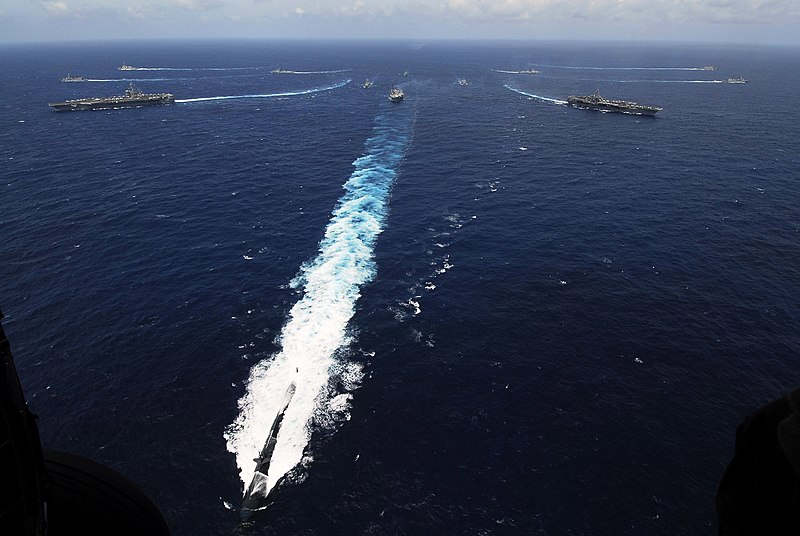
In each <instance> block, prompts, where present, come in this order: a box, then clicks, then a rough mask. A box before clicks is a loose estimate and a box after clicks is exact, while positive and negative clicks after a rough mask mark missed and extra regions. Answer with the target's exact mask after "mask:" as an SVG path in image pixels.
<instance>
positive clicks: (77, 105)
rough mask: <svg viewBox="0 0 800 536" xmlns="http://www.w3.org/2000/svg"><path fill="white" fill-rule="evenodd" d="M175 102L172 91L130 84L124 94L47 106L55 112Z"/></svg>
mask: <svg viewBox="0 0 800 536" xmlns="http://www.w3.org/2000/svg"><path fill="white" fill-rule="evenodd" d="M172 102H175V96H174V95H173V94H172V93H142V91H141V90H140V89H139V88H137V87H136V86H134V85H133V84H131V85H130V86H128V89H126V90H125V94H124V95H117V96H113V97H89V98H87V99H73V100H67V101H64V102H51V103H50V104H49V106H51V107H52V108H54V109H55V110H56V111H57V112H72V111H78V110H109V109H114V108H137V107H139V106H148V105H153V104H170V103H172Z"/></svg>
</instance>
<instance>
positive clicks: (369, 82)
mask: <svg viewBox="0 0 800 536" xmlns="http://www.w3.org/2000/svg"><path fill="white" fill-rule="evenodd" d="M361 87H363V88H364V89H369V88H371V87H372V80H370V79H369V78H367V79H366V80H365V81H364V84H363V85H362V86H361Z"/></svg>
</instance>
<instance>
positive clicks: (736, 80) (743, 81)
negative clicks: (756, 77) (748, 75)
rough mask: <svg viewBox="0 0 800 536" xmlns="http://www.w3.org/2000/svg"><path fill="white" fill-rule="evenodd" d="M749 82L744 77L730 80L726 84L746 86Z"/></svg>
mask: <svg viewBox="0 0 800 536" xmlns="http://www.w3.org/2000/svg"><path fill="white" fill-rule="evenodd" d="M749 81H750V80H747V79H745V78H744V77H742V76H737V77H736V78H728V79H727V80H725V83H726V84H746V83H748V82H749Z"/></svg>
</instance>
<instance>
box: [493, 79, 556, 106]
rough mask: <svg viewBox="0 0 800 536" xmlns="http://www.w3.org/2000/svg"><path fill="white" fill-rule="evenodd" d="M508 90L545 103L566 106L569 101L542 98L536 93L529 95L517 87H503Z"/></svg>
mask: <svg viewBox="0 0 800 536" xmlns="http://www.w3.org/2000/svg"><path fill="white" fill-rule="evenodd" d="M503 87H504V88H506V89H510V90H511V91H513V92H514V93H519V94H520V95H525V96H526V97H531V98H532V99H538V100H540V101H544V102H550V103H552V104H566V103H567V101H565V100H561V99H553V98H551V97H542V96H541V95H536V94H534V93H528V92H527V91H522V90H521V89H517V88H515V87H511V86H509V85H508V84H506V85H504V86H503Z"/></svg>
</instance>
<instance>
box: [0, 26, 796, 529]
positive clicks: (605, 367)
mask: <svg viewBox="0 0 800 536" xmlns="http://www.w3.org/2000/svg"><path fill="white" fill-rule="evenodd" d="M123 64H126V65H130V66H132V67H134V68H135V69H134V70H124V71H123V70H118V67H119V66H121V65H123ZM707 66H714V67H715V70H710V69H704V67H707ZM278 69H280V70H283V71H289V72H273V71H274V70H278ZM528 69H533V70H537V71H540V72H539V73H536V74H530V73H525V72H520V71H525V70H528ZM67 74H72V75H74V76H82V77H84V78H85V79H87V81H85V82H75V83H65V82H62V81H61V78H62V77H64V76H66V75H67ZM740 75H741V76H744V77H745V78H747V79H749V80H750V83H747V84H727V83H724V81H725V80H727V79H728V78H734V77H737V76H740ZM462 78H463V79H466V81H467V85H461V84H459V82H458V81H459V79H462ZM0 79H2V84H1V85H0V96H1V98H0V118H2V126H1V127H0V158H1V159H2V162H3V165H2V169H1V170H0V179H1V180H0V237H2V240H0V308H2V311H3V313H4V314H5V319H4V321H3V325H4V327H5V329H6V332H7V335H8V337H9V340H10V342H11V347H12V351H13V352H14V356H15V360H16V364H17V368H18V372H19V375H20V378H21V381H22V385H23V387H24V390H25V394H26V396H27V400H28V403H29V405H30V407H31V409H32V410H33V411H34V412H35V413H37V414H38V415H39V429H40V433H41V437H42V443H43V445H44V446H45V447H46V448H50V449H58V450H64V451H69V452H72V453H75V454H79V455H82V456H86V457H89V458H92V459H94V460H96V461H98V462H101V463H104V464H106V465H108V466H110V467H112V468H114V469H116V470H118V471H120V472H121V473H123V474H124V475H126V476H127V477H129V478H130V479H132V480H133V481H135V482H136V483H138V484H139V485H140V486H141V488H142V489H143V490H144V491H145V492H146V493H147V494H148V495H149V496H150V497H151V498H152V499H153V501H154V502H155V503H156V504H157V505H158V507H159V508H160V509H161V510H162V512H163V513H164V515H165V517H166V519H167V522H168V524H169V526H170V529H171V531H172V533H173V534H174V535H176V536H183V535H186V536H188V535H198V534H209V535H217V534H248V535H290V534H291V535H295V534H306V535H328V534H342V535H351V534H487V535H490V534H542V535H545V534H551V535H552V534H570V535H579V534H586V535H625V534H630V535H640V534H670V535H700V534H710V533H713V532H714V530H715V523H716V522H715V512H714V494H715V491H716V487H717V484H718V482H719V479H720V477H721V475H722V472H723V470H724V468H725V466H726V464H727V462H728V461H729V460H730V457H731V455H732V453H733V447H734V434H735V428H736V426H737V424H738V423H739V422H741V420H742V419H743V418H744V417H745V416H746V415H748V414H749V413H752V412H754V411H756V410H757V409H758V408H759V407H760V406H762V405H764V404H766V403H767V402H769V401H771V400H773V399H775V398H778V397H780V396H783V395H784V394H786V393H787V392H788V391H790V390H792V389H793V388H795V387H796V386H797V384H798V372H800V366H798V353H799V351H800V309H799V307H798V300H799V299H800V247H799V246H798V244H799V243H800V204H798V199H800V183H798V179H800V175H798V169H800V166H798V155H799V154H800V137H798V130H797V124H798V123H799V122H800V121H799V119H800V117H798V115H799V114H798V110H797V106H796V102H797V98H796V95H795V93H796V88H797V87H800V50H798V49H796V48H770V47H763V48H761V47H743V46H722V45H688V44H687V45H680V44H654V43H651V44H639V43H549V42H541V43H537V42H530V43H525V42H422V41H420V42H412V41H393V42H384V43H381V42H368V41H365V42H323V41H320V42H313V41H312V42H303V41H244V40H242V41H202V42H192V41H142V42H111V43H91V42H86V43H76V44H64V43H42V44H24V45H23V44H16V45H12V44H5V45H2V46H0ZM366 79H370V80H372V81H373V82H374V85H373V86H372V87H370V88H367V89H365V88H363V87H362V84H363V83H364V81H365V80H366ZM131 82H133V83H134V84H136V85H137V86H138V87H139V88H140V89H142V90H143V91H145V92H149V93H160V92H170V93H173V94H174V95H175V99H176V102H175V103H174V104H171V105H167V106H152V107H144V108H137V109H121V110H103V111H86V112H80V113H72V112H71V113H57V112H55V111H53V110H52V109H50V108H49V107H48V106H47V104H48V103H49V102H55V101H61V100H65V99H70V98H82V97H90V96H108V95H118V94H121V93H122V92H123V91H124V90H125V88H126V87H127V86H128V84H129V83H131ZM392 86H397V87H400V88H402V89H403V91H404V92H405V100H404V101H403V102H402V103H391V102H389V101H388V99H387V94H388V92H389V89H390V88H391V87H392ZM597 89H599V90H600V92H601V93H602V94H603V95H604V96H607V97H610V98H620V99H626V100H634V101H637V102H639V103H642V104H649V105H656V106H660V107H662V108H663V110H662V111H660V112H659V113H658V114H657V116H656V117H640V116H635V115H627V114H609V113H600V112H595V111H590V110H578V109H573V108H568V107H566V106H565V105H564V104H563V102H564V101H565V100H566V98H567V97H568V96H569V95H573V94H590V93H593V92H594V91H595V90H597ZM290 386H294V391H293V392H294V395H293V396H292V397H291V398H289V404H288V406H287V407H286V411H285V413H284V418H283V421H282V424H281V427H280V431H279V433H278V436H277V438H276V445H275V450H274V453H273V454H272V456H271V463H270V466H269V472H268V474H267V475H264V476H265V480H264V482H262V486H263V487H262V488H261V491H262V492H263V493H266V490H269V491H270V493H269V499H268V501H267V505H266V508H264V509H263V510H262V511H259V512H257V514H256V515H255V516H254V518H253V519H252V520H251V522H250V523H249V524H247V525H245V526H241V525H240V523H239V507H240V503H241V500H242V496H243V493H244V491H245V490H246V489H247V486H248V485H249V484H250V481H251V480H252V478H253V476H254V471H255V469H256V467H255V465H256V464H255V461H254V458H257V457H258V456H259V453H260V452H261V449H262V447H263V446H264V443H265V441H266V439H267V436H268V434H269V431H270V427H271V424H272V423H273V421H274V419H275V417H276V415H277V414H278V413H279V412H280V410H281V406H282V405H283V403H284V401H285V400H286V398H288V394H287V391H288V390H289V389H290Z"/></svg>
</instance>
